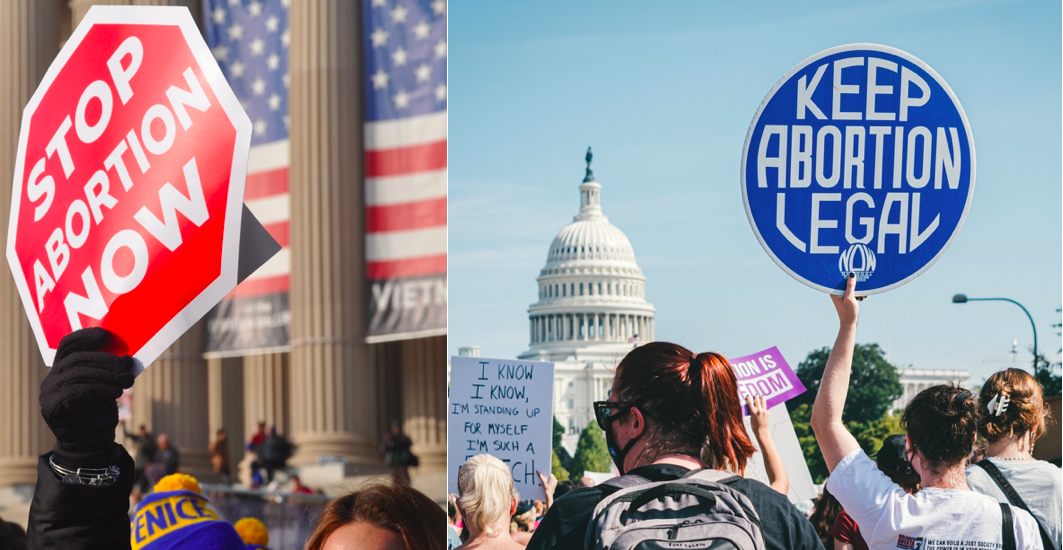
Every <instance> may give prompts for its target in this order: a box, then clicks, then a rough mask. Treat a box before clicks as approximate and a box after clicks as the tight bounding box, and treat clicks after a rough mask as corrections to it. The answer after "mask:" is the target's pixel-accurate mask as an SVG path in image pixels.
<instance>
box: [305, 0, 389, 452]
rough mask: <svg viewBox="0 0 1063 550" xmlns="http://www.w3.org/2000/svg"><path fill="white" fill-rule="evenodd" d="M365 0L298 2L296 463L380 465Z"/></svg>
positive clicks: (309, 0) (312, 0) (313, 0)
mask: <svg viewBox="0 0 1063 550" xmlns="http://www.w3.org/2000/svg"><path fill="white" fill-rule="evenodd" d="M360 10H361V5H360V3H358V2H349V1H346V0H304V1H300V2H292V4H291V12H290V16H291V23H290V26H291V36H292V40H291V51H290V56H291V103H290V111H291V172H290V173H291V251H292V279H291V280H292V284H291V304H292V320H291V379H292V386H291V399H292V416H291V423H292V433H293V435H294V439H295V443H296V444H298V445H299V450H298V453H297V454H296V456H295V457H293V460H292V463H293V464H296V465H302V464H314V463H316V461H317V457H318V456H319V455H323V454H328V455H341V456H345V457H347V459H348V461H349V463H350V464H352V465H355V466H357V465H364V466H367V467H373V468H379V467H381V466H382V461H381V459H380V457H379V455H378V454H377V437H376V429H377V403H376V393H375V391H374V388H375V387H376V372H375V369H374V368H373V365H372V363H371V362H370V361H369V351H368V346H367V344H365V342H364V338H365V330H366V327H365V316H366V303H365V288H366V277H365V240H364V226H365V218H364V211H365V204H364V199H363V185H362V151H363V148H362V132H363V128H362V122H363V121H362V117H361V103H362V86H363V83H362V80H361V73H362V59H361V56H362V40H361V36H362V32H361V25H362V22H361V14H360Z"/></svg>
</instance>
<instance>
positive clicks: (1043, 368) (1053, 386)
mask: <svg viewBox="0 0 1063 550" xmlns="http://www.w3.org/2000/svg"><path fill="white" fill-rule="evenodd" d="M1034 367H1035V368H1034V377H1036V378H1037V381H1038V382H1040V383H1041V387H1042V388H1043V389H1044V392H1045V397H1055V396H1057V395H1059V394H1060V390H1061V385H1063V384H1061V382H1063V378H1061V377H1060V375H1058V374H1055V373H1056V372H1057V371H1059V369H1060V363H1052V362H1049V361H1048V359H1046V358H1045V356H1044V355H1041V354H1040V353H1038V354H1037V355H1036V359H1035V362H1034Z"/></svg>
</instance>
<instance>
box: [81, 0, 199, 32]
mask: <svg viewBox="0 0 1063 550" xmlns="http://www.w3.org/2000/svg"><path fill="white" fill-rule="evenodd" d="M128 5H137V6H185V7H186V8H188V9H189V11H191V12H192V17H193V18H194V19H195V20H196V21H197V22H198V21H199V20H200V18H199V11H200V6H201V5H202V1H201V0H70V21H71V23H73V26H72V27H71V28H77V25H78V23H80V22H81V20H82V19H83V18H84V17H85V14H86V13H88V12H89V8H90V7H92V6H128Z"/></svg>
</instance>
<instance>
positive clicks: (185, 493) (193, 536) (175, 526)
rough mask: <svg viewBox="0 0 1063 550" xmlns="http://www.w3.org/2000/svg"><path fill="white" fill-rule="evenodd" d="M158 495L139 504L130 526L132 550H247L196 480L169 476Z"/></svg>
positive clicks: (159, 487) (161, 482)
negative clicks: (212, 505)
mask: <svg viewBox="0 0 1063 550" xmlns="http://www.w3.org/2000/svg"><path fill="white" fill-rule="evenodd" d="M175 476H181V477H175ZM155 491H156V492H154V493H152V494H150V495H148V496H147V497H145V498H144V500H142V501H140V504H138V505H137V510H136V514H135V515H134V516H133V521H132V522H130V535H129V538H130V544H131V545H132V547H133V550H185V549H191V548H195V549H202V550H245V546H244V541H243V540H241V539H240V535H238V534H237V533H236V529H234V528H233V526H232V524H230V523H229V522H226V521H223V520H221V519H219V518H218V513H217V512H215V511H214V508H212V507H211V505H210V501H208V500H207V499H206V497H204V496H203V495H201V494H199V483H197V482H196V480H195V479H194V478H192V477H189V476H183V475H182V474H174V476H167V477H165V478H163V479H162V480H160V481H159V483H158V484H157V485H156V486H155Z"/></svg>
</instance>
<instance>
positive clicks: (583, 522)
mask: <svg viewBox="0 0 1063 550" xmlns="http://www.w3.org/2000/svg"><path fill="white" fill-rule="evenodd" d="M601 500H602V491H601V490H600V489H599V488H598V487H585V488H580V489H576V490H574V491H570V492H568V493H565V494H564V496H562V497H561V498H559V499H557V501H556V502H554V505H553V507H551V508H550V509H549V510H548V511H547V512H546V516H544V517H543V520H542V521H541V522H540V523H539V527H538V528H536V529H535V532H534V533H532V538H531V540H530V541H529V542H528V550H551V549H555V548H557V549H562V550H583V539H584V537H585V536H586V535H587V524H588V523H590V519H591V514H592V513H593V512H594V506H595V505H597V504H598V503H599V502H601Z"/></svg>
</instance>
